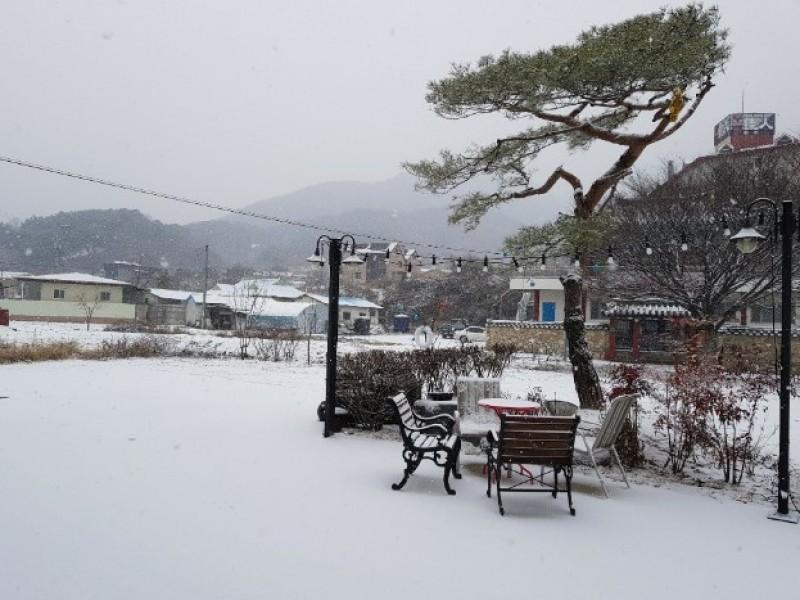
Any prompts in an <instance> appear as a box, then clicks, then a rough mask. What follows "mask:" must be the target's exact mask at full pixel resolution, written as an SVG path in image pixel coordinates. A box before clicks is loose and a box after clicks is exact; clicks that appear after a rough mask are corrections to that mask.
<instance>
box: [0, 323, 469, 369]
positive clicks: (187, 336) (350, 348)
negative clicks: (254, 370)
mask: <svg viewBox="0 0 800 600" xmlns="http://www.w3.org/2000/svg"><path fill="white" fill-rule="evenodd" d="M231 334H232V332H230V331H203V330H200V329H190V328H185V329H182V330H181V331H180V332H179V333H171V334H166V335H164V334H155V335H156V336H157V337H159V338H160V339H164V340H168V341H169V343H170V344H171V346H172V347H173V348H174V349H175V350H181V349H192V350H195V351H206V352H209V353H212V354H215V355H229V356H236V355H238V352H239V341H238V340H237V339H236V338H235V337H232V335H231ZM146 335H153V334H143V333H130V332H117V331H106V326H105V325H91V326H90V328H89V330H88V331H87V329H86V325H84V324H81V323H48V322H43V321H41V322H37V321H15V322H14V323H12V326H11V327H0V342H10V343H19V344H37V343H47V342H69V341H75V342H77V343H78V344H79V346H81V347H82V348H96V347H97V346H99V345H100V344H101V343H102V342H103V341H111V342H113V341H115V340H120V339H122V338H127V339H129V340H135V339H137V338H140V337H143V336H146ZM436 345H437V346H439V347H447V346H458V345H459V343H458V342H456V341H454V340H446V339H443V338H439V339H437V341H436ZM413 347H414V343H413V335H412V334H382V335H370V336H353V335H340V338H339V350H340V351H341V352H355V351H359V350H370V349H384V350H392V349H394V350H407V349H411V348H413ZM325 348H326V342H325V336H324V335H315V336H313V337H312V340H311V358H312V362H313V361H315V360H316V361H318V362H324V359H325ZM251 351H252V348H251ZM306 352H307V344H306V340H305V339H303V340H302V341H301V342H300V343H299V345H298V357H299V358H300V359H301V360H306V356H307V354H306Z"/></svg>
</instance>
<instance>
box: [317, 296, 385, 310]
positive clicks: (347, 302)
mask: <svg viewBox="0 0 800 600" xmlns="http://www.w3.org/2000/svg"><path fill="white" fill-rule="evenodd" d="M306 296H308V297H309V298H312V299H313V300H316V301H317V302H321V303H322V304H327V303H328V297H327V296H322V295H320V294H306ZM339 306H351V307H353V308H378V309H380V308H383V307H382V306H380V305H378V304H375V303H374V302H370V301H369V300H366V299H364V298H355V297H353V296H339Z"/></svg>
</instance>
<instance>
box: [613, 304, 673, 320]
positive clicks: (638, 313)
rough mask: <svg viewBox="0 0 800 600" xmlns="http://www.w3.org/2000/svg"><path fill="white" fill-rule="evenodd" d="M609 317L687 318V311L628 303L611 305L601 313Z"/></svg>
mask: <svg viewBox="0 0 800 600" xmlns="http://www.w3.org/2000/svg"><path fill="white" fill-rule="evenodd" d="M603 312H604V314H605V315H606V316H609V317H688V316H689V311H688V310H686V309H685V308H683V307H682V306H678V305H677V304H655V303H646V304H643V303H632V302H631V303H628V302H620V303H619V304H611V305H610V306H608V307H607V308H606V310H604V311H603Z"/></svg>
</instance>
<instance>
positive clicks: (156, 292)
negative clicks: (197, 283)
mask: <svg viewBox="0 0 800 600" xmlns="http://www.w3.org/2000/svg"><path fill="white" fill-rule="evenodd" d="M150 293H151V294H152V295H153V296H155V297H156V298H161V299H162V300H180V301H184V300H186V299H188V298H194V295H195V294H196V293H197V292H187V291H185V290H165V289H162V288H150ZM202 298H203V294H202V293H200V301H201V302H202Z"/></svg>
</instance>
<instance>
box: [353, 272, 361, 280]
mask: <svg viewBox="0 0 800 600" xmlns="http://www.w3.org/2000/svg"><path fill="white" fill-rule="evenodd" d="M353 276H354V277H355V278H356V279H361V271H356V272H355V273H354V274H353Z"/></svg>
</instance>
